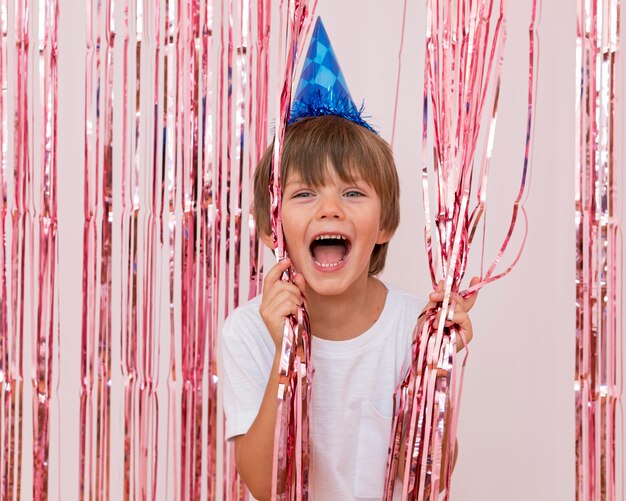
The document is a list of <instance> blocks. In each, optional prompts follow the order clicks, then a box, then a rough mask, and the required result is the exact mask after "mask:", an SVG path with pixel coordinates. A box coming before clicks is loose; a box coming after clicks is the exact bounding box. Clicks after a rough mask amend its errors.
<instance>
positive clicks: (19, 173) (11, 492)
mask: <svg viewBox="0 0 626 501" xmlns="http://www.w3.org/2000/svg"><path fill="white" fill-rule="evenodd" d="M16 7H17V8H16V13H15V21H16V22H15V28H16V41H15V42H16V44H15V59H16V63H15V64H16V71H15V73H14V75H15V76H16V77H17V78H11V77H10V74H9V65H8V54H9V52H10V48H9V37H8V34H9V26H10V19H9V17H8V16H9V10H8V1H7V0H2V8H1V10H0V20H1V26H2V39H1V44H2V45H1V46H0V57H1V58H2V60H1V61H0V79H1V81H2V89H1V91H0V116H1V120H2V123H1V129H0V134H2V138H1V145H2V150H1V151H0V154H1V155H2V157H1V158H2V164H1V170H0V176H2V177H1V179H0V190H1V191H2V192H1V193H0V195H1V196H0V204H1V205H0V208H1V209H2V217H1V220H0V224H1V225H2V226H1V228H0V230H1V233H2V239H1V240H2V243H1V245H2V246H1V248H0V258H1V261H0V265H1V266H2V269H1V273H2V283H1V284H0V286H1V287H2V289H1V295H0V303H1V304H0V308H1V309H0V312H1V315H2V318H1V319H0V321H1V323H0V363H1V364H2V366H1V367H0V382H1V383H2V384H1V385H0V397H1V401H0V402H1V405H2V407H1V408H0V413H1V419H0V433H1V434H2V447H1V448H0V458H1V459H2V462H1V466H2V485H1V486H0V489H1V490H0V493H1V494H0V497H2V499H6V500H10V501H13V500H19V499H21V497H22V485H21V479H22V437H23V432H22V431H23V425H22V422H23V421H22V415H23V398H24V385H23V380H24V373H23V339H24V338H23V332H24V326H23V304H24V300H23V297H24V296H23V292H22V291H23V288H24V285H25V282H24V271H23V270H24V252H23V250H24V244H23V243H22V241H21V240H20V238H21V236H22V235H23V232H22V233H20V231H19V230H20V226H23V225H21V224H20V222H21V221H22V220H23V218H24V215H25V212H26V211H25V209H24V206H23V205H22V201H21V200H22V198H21V193H22V191H21V190H22V189H23V188H22V179H23V176H24V164H23V161H22V160H23V158H22V151H23V149H22V148H23V146H24V145H23V144H22V141H23V139H24V137H23V135H22V134H23V133H24V132H26V131H27V130H28V128H27V125H26V124H25V123H24V122H27V120H28V114H27V110H26V109H25V107H24V106H25V101H24V99H23V98H22V92H23V90H21V89H22V87H21V85H20V84H21V82H22V80H21V79H20V75H22V76H21V78H27V74H26V75H23V74H22V73H21V72H20V69H21V67H20V64H23V59H24V58H25V57H27V56H28V49H27V44H26V43H25V40H24V33H23V30H24V27H23V24H24V23H23V21H21V20H20V16H24V12H23V10H22V6H21V4H17V6H16ZM26 26H27V24H26ZM26 68H28V64H26ZM9 82H11V84H12V87H13V89H14V96H15V100H14V101H15V104H14V106H15V109H14V110H13V112H14V118H15V122H14V125H15V135H14V142H13V148H14V149H13V152H10V150H9V147H8V145H9V129H8V117H9V115H10V112H11V110H10V108H9V105H10V102H9V100H8V90H9ZM20 98H22V99H21V100H20ZM26 146H28V145H26ZM11 153H13V158H12V160H13V176H11V169H10V167H11V165H12V162H11V159H10V158H9V155H10V154H11ZM11 195H12V196H11ZM9 214H10V216H11V221H10V224H8V222H7V217H8V216H9ZM9 228H10V232H9V231H8V230H9ZM18 277H19V278H20V281H18Z"/></svg>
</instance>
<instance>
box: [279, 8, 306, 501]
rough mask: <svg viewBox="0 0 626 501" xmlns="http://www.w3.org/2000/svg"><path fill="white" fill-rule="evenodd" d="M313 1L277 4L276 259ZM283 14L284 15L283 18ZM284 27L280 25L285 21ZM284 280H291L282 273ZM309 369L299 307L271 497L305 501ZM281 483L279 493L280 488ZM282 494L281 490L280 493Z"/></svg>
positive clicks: (284, 371) (288, 349)
mask: <svg viewBox="0 0 626 501" xmlns="http://www.w3.org/2000/svg"><path fill="white" fill-rule="evenodd" d="M315 5H316V2H315V1H314V2H313V7H312V9H311V10H309V6H308V2H306V1H300V0H289V1H288V2H287V11H286V12H285V4H284V3H283V2H281V28H282V27H283V26H285V27H286V29H285V30H284V31H283V29H281V30H280V32H281V34H282V33H285V39H284V40H283V38H282V37H281V39H280V47H279V61H280V65H281V70H282V71H284V73H283V74H284V80H283V84H282V89H281V91H280V93H279V94H278V96H277V113H276V135H275V138H274V151H273V157H272V160H273V166H272V175H271V179H270V200H271V227H272V238H273V241H274V246H275V249H274V251H275V254H276V259H277V261H281V260H282V259H284V258H285V257H287V253H286V249H285V241H284V236H283V231H282V221H281V195H282V189H281V180H280V158H281V153H282V142H283V138H284V134H285V127H286V125H287V122H288V120H289V110H290V106H291V92H292V84H293V74H294V70H295V66H296V62H297V59H298V56H299V54H300V51H301V48H302V43H303V42H304V39H305V38H306V33H307V31H308V28H309V27H310V25H311V20H312V18H313V13H314V12H315ZM285 14H286V15H285ZM285 22H286V24H283V23H285ZM283 280H290V272H289V271H287V272H286V273H285V275H284V276H283ZM312 378H313V367H312V365H311V359H310V328H309V321H308V315H307V313H306V310H305V309H304V308H301V309H300V311H299V314H298V318H295V317H293V316H291V317H290V318H288V319H287V321H286V322H285V329H284V333H283V342H282V346H281V360H280V365H279V383H278V401H277V406H276V428H275V430H274V452H273V464H272V499H285V500H290V499H296V500H298V501H299V500H301V499H303V500H306V499H308V494H309V493H308V474H309V449H310V443H309V423H308V414H307V409H308V407H309V405H310V399H311V381H312ZM294 396H295V398H294ZM283 482H284V491H283V492H279V485H282V484H283ZM281 490H282V489H281Z"/></svg>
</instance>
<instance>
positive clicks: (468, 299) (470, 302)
mask: <svg viewBox="0 0 626 501" xmlns="http://www.w3.org/2000/svg"><path fill="white" fill-rule="evenodd" d="M478 282H480V277H472V279H471V280H470V287H473V286H474V285H476V284H477V283H478ZM477 298H478V291H476V292H474V293H473V294H471V295H469V296H467V297H466V298H465V306H466V309H465V311H469V310H471V309H472V307H473V306H474V303H475V302H476V299H477Z"/></svg>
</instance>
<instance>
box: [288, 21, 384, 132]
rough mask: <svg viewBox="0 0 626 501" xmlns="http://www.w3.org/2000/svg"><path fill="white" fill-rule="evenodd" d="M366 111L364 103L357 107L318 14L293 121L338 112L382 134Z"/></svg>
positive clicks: (295, 101) (295, 100) (296, 100)
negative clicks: (367, 119)
mask: <svg viewBox="0 0 626 501" xmlns="http://www.w3.org/2000/svg"><path fill="white" fill-rule="evenodd" d="M363 111H364V110H363V105H361V107H359V108H357V106H356V105H355V104H354V101H353V100H352V96H350V91H349V90H348V85H347V84H346V80H345V78H344V76H343V73H342V72H341V68H340V67H339V63H338V61H337V57H336V56H335V52H334V51H333V48H332V45H331V44H330V40H329V39H328V34H327V33H326V30H325V29H324V24H323V23H322V20H321V18H319V17H318V18H317V20H316V22H315V28H314V29H313V35H312V36H311V41H310V43H309V50H308V52H307V54H306V59H305V61H304V65H303V67H302V74H301V75H300V82H299V83H298V88H297V90H296V94H295V98H294V100H293V104H292V106H291V114H290V116H289V124H292V123H294V122H295V121H297V120H299V119H301V118H306V117H319V116H324V115H336V116H339V117H343V118H346V119H348V120H351V121H352V122H355V123H357V124H359V125H361V126H363V127H365V128H366V129H368V130H371V131H372V132H374V133H375V134H378V133H377V132H376V130H374V128H373V127H372V126H371V125H370V124H368V123H367V122H366V121H365V119H364V115H363Z"/></svg>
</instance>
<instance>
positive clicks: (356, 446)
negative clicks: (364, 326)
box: [220, 285, 426, 501]
mask: <svg viewBox="0 0 626 501" xmlns="http://www.w3.org/2000/svg"><path fill="white" fill-rule="evenodd" d="M385 286H386V287H387V289H388V293H387V298H386V300H385V306H384V308H383V311H382V312H381V314H380V317H379V318H378V320H377V321H376V323H374V325H373V326H372V327H370V328H369V329H368V330H367V331H365V332H364V333H363V334H361V335H359V336H357V337H355V338H352V339H349V340H347V341H329V340H326V339H320V338H317V337H315V336H314V337H313V340H312V341H311V349H312V352H311V359H312V362H313V366H314V368H315V375H314V377H313V390H312V396H311V399H312V402H311V416H310V418H311V446H312V451H311V470H310V499H311V500H312V501H322V500H331V499H332V500H338V501H339V500H340V501H344V500H359V499H382V493H383V484H384V477H385V467H386V462H387V447H388V442H389V434H390V431H391V416H392V410H393V409H392V407H393V393H394V391H395V389H396V386H397V384H398V382H399V380H400V378H401V377H402V376H403V374H404V370H403V368H404V367H406V366H407V365H406V364H408V363H409V360H410V354H411V350H410V347H411V339H412V335H413V329H414V327H415V324H416V321H417V317H418V315H419V313H420V312H421V310H422V309H423V307H424V305H425V304H426V301H425V300H423V299H420V298H418V297H416V296H414V295H412V294H409V293H406V292H403V291H400V290H398V289H396V288H394V287H392V286H389V285H385ZM260 304H261V297H260V296H257V297H256V298H254V299H253V300H251V301H250V302H248V303H247V304H245V305H243V306H241V307H239V308H238V309H236V310H235V311H233V313H232V314H231V315H230V316H229V317H228V319H227V320H226V322H225V324H224V328H223V330H222V335H221V343H220V345H221V351H222V364H223V365H222V371H221V375H222V377H221V382H222V385H223V395H224V412H225V415H226V437H227V438H232V437H235V436H237V435H241V434H244V433H246V432H247V431H248V428H249V427H250V425H251V424H252V422H253V421H254V419H255V418H256V415H257V413H258V410H259V407H260V406H261V401H262V399H263V394H264V392H265V387H266V385H267V381H268V379H269V371H270V369H271V367H272V362H273V360H274V351H275V348H274V343H273V341H272V339H271V336H270V334H269V332H268V331H267V329H266V327H265V324H264V323H263V320H262V319H261V316H260V314H259V306H260ZM399 484H400V482H396V492H395V494H396V495H395V496H394V499H395V498H397V497H398V494H399V491H398V486H399Z"/></svg>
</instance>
